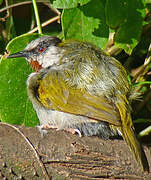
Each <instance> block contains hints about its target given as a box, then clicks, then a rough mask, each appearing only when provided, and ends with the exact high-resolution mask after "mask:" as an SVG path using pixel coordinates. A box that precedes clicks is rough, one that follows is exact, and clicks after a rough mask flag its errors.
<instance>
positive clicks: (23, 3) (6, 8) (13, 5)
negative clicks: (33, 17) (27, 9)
mask: <svg viewBox="0 0 151 180" xmlns="http://www.w3.org/2000/svg"><path fill="white" fill-rule="evenodd" d="M31 3H32V1H25V2H20V3H16V4H12V5H9V6H6V7H4V8H2V9H0V13H1V12H3V11H6V10H8V9H10V8H13V7H17V6H21V5H25V4H31Z"/></svg>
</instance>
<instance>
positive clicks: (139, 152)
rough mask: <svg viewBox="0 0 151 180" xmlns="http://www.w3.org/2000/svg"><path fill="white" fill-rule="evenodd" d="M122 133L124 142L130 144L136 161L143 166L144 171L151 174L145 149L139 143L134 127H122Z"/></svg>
mask: <svg viewBox="0 0 151 180" xmlns="http://www.w3.org/2000/svg"><path fill="white" fill-rule="evenodd" d="M121 132H122V135H123V138H124V140H125V141H126V143H127V144H128V146H129V148H130V150H131V151H132V153H133V155H134V157H135V159H136V161H137V162H138V163H139V164H140V165H141V167H142V169H143V171H148V172H149V165H148V161H147V158H146V155H145V152H144V150H143V147H142V146H141V144H140V143H139V142H138V140H137V138H136V134H135V132H134V130H133V128H132V127H122V128H121Z"/></svg>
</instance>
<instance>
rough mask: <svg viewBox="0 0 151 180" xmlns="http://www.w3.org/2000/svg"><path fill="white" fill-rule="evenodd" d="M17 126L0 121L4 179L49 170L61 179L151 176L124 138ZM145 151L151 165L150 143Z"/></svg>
mask: <svg viewBox="0 0 151 180" xmlns="http://www.w3.org/2000/svg"><path fill="white" fill-rule="evenodd" d="M16 127H17V128H19V129H17V130H16V129H15V128H13V126H12V127H11V126H8V125H7V124H3V123H0V179H2V178H5V177H6V179H15V178H16V179H17V178H18V179H43V178H44V177H47V174H48V176H49V177H50V179H51V178H52V179H60V180H64V179H75V180H76V179H87V180H90V179H92V180H98V179H120V180H121V179H124V180H128V179H133V180H137V179H138V180H141V179H145V180H147V179H148V180H149V179H151V173H149V174H144V173H143V172H142V171H141V170H140V167H138V165H137V163H136V162H135V160H134V158H133V156H132V154H131V153H130V151H129V148H128V146H127V145H126V143H125V142H124V141H123V140H102V139H100V138H98V137H82V138H80V137H78V136H76V135H72V134H69V133H67V132H64V131H56V130H49V131H48V133H47V134H46V135H44V137H42V136H41V134H40V133H39V131H38V129H37V128H27V127H21V126H16ZM20 132H21V133H20ZM22 133H23V135H24V136H25V137H26V138H27V140H26V138H24V137H23V136H22ZM30 143H31V145H30ZM31 146H32V147H34V148H35V150H33V148H31ZM35 152H37V153H38V156H37V154H36V153H35ZM145 152H146V154H147V157H148V161H149V163H150V166H151V157H150V154H149V149H147V148H146V147H145ZM37 157H40V161H39V158H37ZM40 162H41V163H43V166H44V168H45V169H46V172H45V171H44V170H43V168H41V167H42V166H41V165H40ZM45 179H46V178H45Z"/></svg>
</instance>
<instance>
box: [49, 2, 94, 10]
mask: <svg viewBox="0 0 151 180" xmlns="http://www.w3.org/2000/svg"><path fill="white" fill-rule="evenodd" d="M89 1H91V0H54V1H53V4H52V6H53V7H54V8H58V9H69V8H75V7H77V6H82V5H84V4H87V3H88V2H89Z"/></svg>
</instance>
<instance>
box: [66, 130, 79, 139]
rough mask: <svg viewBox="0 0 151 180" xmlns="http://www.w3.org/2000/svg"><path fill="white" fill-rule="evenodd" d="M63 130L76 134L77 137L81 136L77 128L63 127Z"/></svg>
mask: <svg viewBox="0 0 151 180" xmlns="http://www.w3.org/2000/svg"><path fill="white" fill-rule="evenodd" d="M65 131H67V132H70V133H71V134H78V135H79V137H82V134H81V132H80V131H79V129H73V128H68V129H65Z"/></svg>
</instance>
